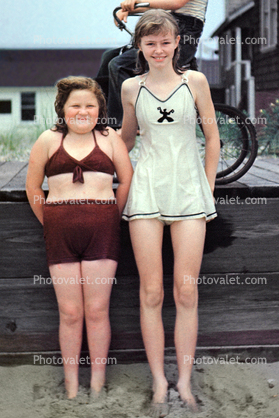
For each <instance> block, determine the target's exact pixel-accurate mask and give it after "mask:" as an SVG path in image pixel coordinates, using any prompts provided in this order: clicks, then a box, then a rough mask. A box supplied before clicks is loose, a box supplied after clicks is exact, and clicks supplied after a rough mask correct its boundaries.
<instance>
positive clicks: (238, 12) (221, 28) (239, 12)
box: [211, 1, 255, 37]
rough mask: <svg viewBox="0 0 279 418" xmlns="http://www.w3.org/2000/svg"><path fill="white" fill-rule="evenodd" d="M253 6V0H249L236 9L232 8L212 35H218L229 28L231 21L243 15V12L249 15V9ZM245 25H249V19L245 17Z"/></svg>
mask: <svg viewBox="0 0 279 418" xmlns="http://www.w3.org/2000/svg"><path fill="white" fill-rule="evenodd" d="M254 6H255V2H254V1H250V2H248V3H246V4H245V5H243V6H241V7H239V8H237V9H236V10H233V11H232V12H231V13H230V15H229V16H228V17H227V18H226V20H225V21H224V22H223V23H222V24H221V25H220V26H219V27H218V28H217V29H216V30H215V31H214V32H213V33H212V35H211V36H212V37H214V36H220V35H221V34H222V33H223V32H224V31H225V30H227V29H229V27H230V25H231V24H233V22H234V21H235V20H236V19H238V18H239V17H240V16H243V15H245V13H247V12H249V16H250V13H251V11H250V10H251V9H252V8H253V7H254ZM245 24H246V26H247V25H248V26H249V25H250V19H245Z"/></svg>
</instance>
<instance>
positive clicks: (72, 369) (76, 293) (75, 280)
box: [49, 263, 83, 399]
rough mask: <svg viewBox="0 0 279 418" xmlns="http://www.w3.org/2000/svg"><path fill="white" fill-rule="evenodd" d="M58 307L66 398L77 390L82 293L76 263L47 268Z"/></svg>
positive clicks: (72, 396)
mask: <svg viewBox="0 0 279 418" xmlns="http://www.w3.org/2000/svg"><path fill="white" fill-rule="evenodd" d="M49 270H50V274H51V277H52V280H53V285H54V290H55V293H56V298H57V302H58V308H59V316H60V325H59V342H60V348H61V353H62V358H63V365H64V373H65V388H66V391H67V395H68V398H69V399H70V398H74V397H75V396H76V394H77V392H78V368H79V355H80V349H81V342H82V328H83V295H82V286H81V283H80V263H65V264H55V265H52V266H50V268H49Z"/></svg>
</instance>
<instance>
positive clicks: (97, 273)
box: [81, 259, 117, 396]
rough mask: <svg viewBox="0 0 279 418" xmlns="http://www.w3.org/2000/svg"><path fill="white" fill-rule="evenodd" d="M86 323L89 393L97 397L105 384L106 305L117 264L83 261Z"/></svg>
mask: <svg viewBox="0 0 279 418" xmlns="http://www.w3.org/2000/svg"><path fill="white" fill-rule="evenodd" d="M81 266H82V277H83V278H84V279H85V283H84V284H83V293H84V307H85V320H86V329H87V340H88V346H89V352H90V361H91V383H90V387H91V391H92V394H93V396H98V394H99V393H100V392H101V390H102V388H103V386H104V384H105V377H106V376H105V374H106V362H107V356H108V350H109V345H110V338H111V330H110V322H109V302H110V294H111V289H112V284H113V283H114V280H115V272H116V268H117V262H116V261H113V260H107V259H105V260H96V261H82V264H81Z"/></svg>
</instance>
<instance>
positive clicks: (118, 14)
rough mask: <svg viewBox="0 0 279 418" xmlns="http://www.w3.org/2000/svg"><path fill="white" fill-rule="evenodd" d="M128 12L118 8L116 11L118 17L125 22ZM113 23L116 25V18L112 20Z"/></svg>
mask: <svg viewBox="0 0 279 418" xmlns="http://www.w3.org/2000/svg"><path fill="white" fill-rule="evenodd" d="M128 14H129V12H124V11H123V10H118V12H117V13H116V15H117V17H118V19H119V20H123V22H124V23H127V18H128ZM114 23H115V25H116V26H117V27H118V23H117V22H116V20H114Z"/></svg>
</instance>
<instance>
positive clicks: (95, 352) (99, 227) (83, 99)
mask: <svg viewBox="0 0 279 418" xmlns="http://www.w3.org/2000/svg"><path fill="white" fill-rule="evenodd" d="M57 88H58V94H57V96H56V102H55V110H56V113H57V115H58V120H57V123H56V125H55V128H53V129H51V130H47V131H45V132H44V133H43V134H42V135H41V136H40V137H39V138H38V140H37V141H36V143H35V144H34V146H33V148H32V151H31V155H30V160H29V167H28V173H27V180H26V191H27V196H28V200H29V203H30V205H31V208H32V210H33V211H34V213H35V215H36V216H37V218H38V220H39V221H40V222H41V223H42V224H43V227H44V237H45V241H46V251H47V259H48V265H49V270H50V274H51V277H52V282H53V285H54V289H55V293H56V297H57V301H58V307H59V314H60V327H59V340H60V347H61V353H62V357H63V363H64V372H65V387H66V391H67V396H68V398H74V397H75V396H76V395H77V392H78V368H79V355H80V350H81V342H82V329H83V320H84V318H85V322H86V328H87V338H88V346H89V351H90V362H91V371H92V377H91V384H90V387H91V391H92V394H93V396H98V395H99V394H100V392H101V390H102V388H103V386H104V383H105V369H106V359H107V354H108V349H109V344H110V323H109V300H110V293H111V288H112V283H113V278H114V275H115V272H116V267H117V260H118V252H119V221H120V216H121V213H122V210H123V208H124V205H125V202H126V199H127V195H128V190H129V186H130V181H131V177H132V167H131V163H130V159H129V156H128V152H127V149H126V146H125V145H124V143H123V142H122V140H121V138H120V137H119V135H117V133H116V132H115V131H114V130H113V129H111V128H107V127H106V106H105V99H104V96H103V94H102V91H101V89H100V88H99V86H98V84H97V83H96V82H95V81H93V80H92V79H90V78H85V77H68V78H65V79H62V80H60V81H59V82H58V84H57ZM114 172H116V173H117V177H118V180H119V186H118V188H117V192H116V198H115V196H114V193H113V190H112V184H113V174H114ZM45 175H46V176H47V177H48V186H49V194H48V197H47V200H46V201H45V195H44V192H43V190H42V183H43V180H44V177H45Z"/></svg>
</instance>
